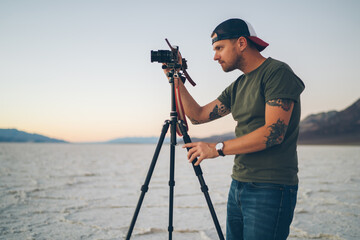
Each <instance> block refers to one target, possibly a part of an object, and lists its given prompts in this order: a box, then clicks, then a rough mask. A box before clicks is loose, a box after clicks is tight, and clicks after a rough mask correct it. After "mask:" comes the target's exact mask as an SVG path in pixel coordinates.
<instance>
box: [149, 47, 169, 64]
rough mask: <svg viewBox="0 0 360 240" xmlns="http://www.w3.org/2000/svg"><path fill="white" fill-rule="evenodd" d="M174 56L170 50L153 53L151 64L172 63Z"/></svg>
mask: <svg viewBox="0 0 360 240" xmlns="http://www.w3.org/2000/svg"><path fill="white" fill-rule="evenodd" d="M173 60H174V59H173V54H172V52H171V51H169V50H159V51H151V62H159V63H171V62H173Z"/></svg>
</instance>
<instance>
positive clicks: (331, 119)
mask: <svg viewBox="0 0 360 240" xmlns="http://www.w3.org/2000/svg"><path fill="white" fill-rule="evenodd" d="M232 138H235V134H234V133H233V132H231V133H226V134H221V135H215V136H210V137H206V138H192V139H191V140H192V141H193V142H196V141H206V142H220V141H225V140H228V139H232ZM0 142H35V143H38V142H51V143H66V141H64V140H60V139H54V138H49V137H46V136H43V135H39V134H30V133H26V132H23V131H19V130H17V129H0ZM157 142H158V137H126V138H116V139H113V140H110V141H107V142H103V143H122V144H125V143H126V144H137V143H142V144H147V143H148V144H151V143H157ZM164 142H165V143H169V142H170V140H169V138H168V137H167V138H165V140H164ZM178 142H179V143H180V142H181V140H180V139H179V140H178ZM299 144H334V145H335V144H338V145H340V144H341V145H344V144H345V145H346V144H349V145H360V99H358V100H357V101H356V102H355V103H353V104H352V105H351V106H349V107H348V108H346V109H344V110H342V111H339V112H338V111H330V112H322V113H318V114H312V115H310V116H308V117H306V118H305V119H304V120H302V121H301V122H300V133H299Z"/></svg>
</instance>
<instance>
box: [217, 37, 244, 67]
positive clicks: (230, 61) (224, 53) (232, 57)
mask: <svg viewBox="0 0 360 240" xmlns="http://www.w3.org/2000/svg"><path fill="white" fill-rule="evenodd" d="M213 37H216V34H215V36H213ZM213 50H214V51H215V55H214V60H215V61H218V62H219V64H220V65H221V67H222V69H223V70H224V72H231V71H232V70H235V69H238V68H239V61H241V59H242V57H241V56H240V55H238V53H237V49H236V41H233V40H229V39H226V40H220V41H217V42H215V43H214V44H213Z"/></svg>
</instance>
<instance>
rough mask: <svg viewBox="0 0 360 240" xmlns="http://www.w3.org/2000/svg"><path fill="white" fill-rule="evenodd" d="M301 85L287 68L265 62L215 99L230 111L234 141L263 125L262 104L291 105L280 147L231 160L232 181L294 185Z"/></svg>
mask: <svg viewBox="0 0 360 240" xmlns="http://www.w3.org/2000/svg"><path fill="white" fill-rule="evenodd" d="M304 88H305V86H304V83H303V82H302V81H301V79H300V78H299V77H297V76H296V75H295V74H294V72H293V71H292V70H291V68H290V67H289V66H288V65H287V64H285V63H283V62H280V61H278V60H275V59H272V58H268V59H266V60H265V61H264V63H263V64H262V65H261V66H259V67H258V68H257V69H255V70H254V71H252V72H250V73H248V74H243V75H241V76H240V77H239V78H238V79H237V80H236V81H234V82H233V83H232V84H231V85H230V86H229V87H227V88H226V89H225V90H224V91H223V92H222V94H221V95H220V96H219V97H218V99H219V100H220V102H222V103H223V104H224V105H225V106H226V107H227V108H229V109H230V110H231V113H232V116H233V118H234V120H236V121H237V126H236V128H235V134H236V137H241V136H243V135H246V134H248V133H250V132H252V131H254V130H256V129H257V128H259V127H262V126H263V125H264V124H265V104H266V102H267V101H269V100H273V99H279V98H282V99H291V100H293V101H294V108H293V112H292V116H291V119H290V122H289V125H288V128H287V131H286V134H285V137H284V140H283V142H282V143H281V144H279V145H275V146H273V147H269V148H267V149H265V150H262V151H258V152H254V153H248V154H238V155H236V156H235V160H234V166H233V173H232V178H234V179H235V180H238V181H243V182H269V183H279V184H288V185H295V184H297V183H298V177H297V172H298V158H297V152H296V145H297V138H298V134H299V121H300V94H301V92H302V91H303V90H304Z"/></svg>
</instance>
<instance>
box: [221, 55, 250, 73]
mask: <svg viewBox="0 0 360 240" xmlns="http://www.w3.org/2000/svg"><path fill="white" fill-rule="evenodd" d="M244 63H245V61H244V57H243V56H242V54H241V55H237V56H236V58H234V59H230V60H229V61H228V62H222V63H221V67H222V69H223V71H224V72H231V71H233V70H235V69H242V66H243V65H244Z"/></svg>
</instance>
